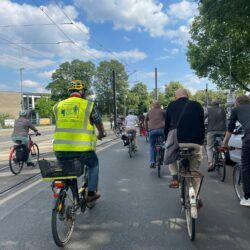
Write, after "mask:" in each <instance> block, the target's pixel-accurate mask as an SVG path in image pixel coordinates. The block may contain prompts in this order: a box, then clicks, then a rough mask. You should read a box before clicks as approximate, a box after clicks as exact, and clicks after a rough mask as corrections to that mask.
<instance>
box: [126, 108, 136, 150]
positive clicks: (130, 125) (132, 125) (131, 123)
mask: <svg viewBox="0 0 250 250" xmlns="http://www.w3.org/2000/svg"><path fill="white" fill-rule="evenodd" d="M136 125H137V126H139V119H138V117H137V116H136V115H134V111H133V110H129V112H128V116H126V118H125V121H124V126H125V131H126V133H128V132H130V131H133V132H134V141H135V150H137V148H138V147H137V145H138V144H137V140H136Z"/></svg>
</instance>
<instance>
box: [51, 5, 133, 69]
mask: <svg viewBox="0 0 250 250" xmlns="http://www.w3.org/2000/svg"><path fill="white" fill-rule="evenodd" d="M54 1H55V3H56V5H57V7H58V8H59V9H60V10H61V12H62V13H63V14H64V15H65V17H66V18H67V19H68V20H69V21H70V22H71V23H72V24H73V25H74V26H75V27H76V28H77V29H78V30H79V31H81V32H82V33H83V34H85V32H84V30H82V29H81V28H80V27H79V26H78V25H77V24H76V23H75V22H74V21H73V20H72V19H71V18H70V17H69V16H68V14H67V13H66V12H65V11H64V10H63V8H62V7H61V6H60V5H59V3H58V1H57V0H54ZM90 39H92V40H93V41H94V42H95V43H96V44H98V45H99V46H100V47H101V48H103V49H104V50H106V51H107V52H109V53H110V54H112V55H113V56H114V57H115V58H116V59H118V60H119V61H121V62H123V63H124V64H125V65H126V66H127V67H130V68H131V69H133V70H134V68H133V67H132V66H131V65H129V64H128V63H126V62H124V61H123V60H121V59H120V58H119V57H118V56H117V55H116V54H114V52H112V51H111V50H109V49H107V48H105V47H104V46H103V45H102V44H101V43H100V42H98V41H97V40H96V39H95V38H94V37H93V36H90Z"/></svg>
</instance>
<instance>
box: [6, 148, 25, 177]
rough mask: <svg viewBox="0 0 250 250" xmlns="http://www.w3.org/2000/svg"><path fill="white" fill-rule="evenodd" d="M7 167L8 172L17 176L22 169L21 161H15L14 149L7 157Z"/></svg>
mask: <svg viewBox="0 0 250 250" xmlns="http://www.w3.org/2000/svg"><path fill="white" fill-rule="evenodd" d="M9 166H10V171H11V172H12V173H13V174H15V175H18V174H19V173H20V172H21V171H22V169H23V161H19V162H17V161H16V149H15V148H14V149H13V150H12V151H11V153H10V156H9Z"/></svg>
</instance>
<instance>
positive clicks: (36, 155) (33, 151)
mask: <svg viewBox="0 0 250 250" xmlns="http://www.w3.org/2000/svg"><path fill="white" fill-rule="evenodd" d="M39 157H40V153H39V147H38V145H37V144H36V143H33V145H32V147H31V148H30V159H31V162H33V163H34V166H36V165H37V164H38V161H39ZM33 158H34V159H33Z"/></svg>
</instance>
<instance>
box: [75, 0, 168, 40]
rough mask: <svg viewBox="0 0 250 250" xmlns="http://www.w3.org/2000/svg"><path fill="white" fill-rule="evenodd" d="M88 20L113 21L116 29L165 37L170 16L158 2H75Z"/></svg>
mask: <svg viewBox="0 0 250 250" xmlns="http://www.w3.org/2000/svg"><path fill="white" fill-rule="evenodd" d="M75 3H76V4H77V5H78V6H79V7H80V8H83V9H84V10H85V11H86V12H87V15H88V18H89V19H91V20H93V21H95V22H104V21H112V22H113V24H114V29H125V30H128V31H130V30H133V29H137V30H138V31H145V32H149V34H150V35H151V36H152V37H159V36H163V35H164V28H165V26H166V24H167V23H168V19H169V18H168V16H167V14H166V13H165V12H164V11H163V4H162V3H159V2H158V1H156V0H98V4H96V1H91V0H75Z"/></svg>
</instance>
